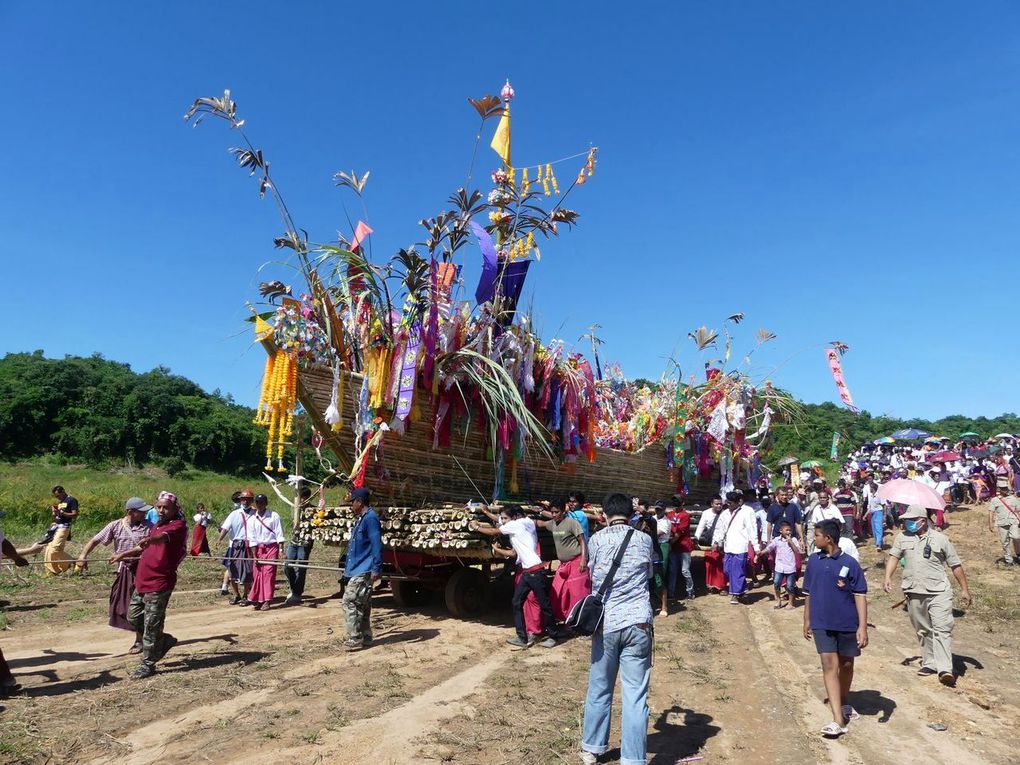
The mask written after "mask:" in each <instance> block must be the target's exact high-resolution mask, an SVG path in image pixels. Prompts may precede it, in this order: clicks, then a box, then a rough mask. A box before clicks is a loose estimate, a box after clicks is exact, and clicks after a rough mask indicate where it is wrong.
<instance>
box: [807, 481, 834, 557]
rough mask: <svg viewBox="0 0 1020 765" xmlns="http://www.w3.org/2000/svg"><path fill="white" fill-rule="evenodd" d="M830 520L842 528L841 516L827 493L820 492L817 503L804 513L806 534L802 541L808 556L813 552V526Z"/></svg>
mask: <svg viewBox="0 0 1020 765" xmlns="http://www.w3.org/2000/svg"><path fill="white" fill-rule="evenodd" d="M830 518H831V519H832V520H834V521H839V525H840V527H842V526H843V514H842V513H841V512H840V511H839V508H838V507H836V505H835V504H834V503H833V502H832V496H831V495H830V494H829V492H828V491H822V492H820V493H819V494H818V502H817V503H815V505H814V506H813V507H811V509H810V510H808V512H807V513H805V518H804V522H805V523H806V524H807V532H806V533H805V534H804V541H805V542H807V554H808V555H812V554H814V552H815V526H816V525H817V524H819V523H821V522H822V521H824V520H826V519H830Z"/></svg>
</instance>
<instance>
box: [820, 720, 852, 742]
mask: <svg viewBox="0 0 1020 765" xmlns="http://www.w3.org/2000/svg"><path fill="white" fill-rule="evenodd" d="M846 730H847V729H846V728H841V727H840V726H839V723H836V722H831V723H829V724H828V725H826V726H824V727H823V728H822V730H821V733H822V735H823V736H825V737H826V738H839V737H840V736H842V735H843V734H844V733H846Z"/></svg>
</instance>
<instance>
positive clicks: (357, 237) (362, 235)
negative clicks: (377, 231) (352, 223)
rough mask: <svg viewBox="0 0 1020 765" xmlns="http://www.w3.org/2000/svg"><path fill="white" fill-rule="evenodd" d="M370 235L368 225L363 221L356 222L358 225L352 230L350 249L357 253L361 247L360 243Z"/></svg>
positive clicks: (370, 231)
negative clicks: (352, 236) (352, 237)
mask: <svg viewBox="0 0 1020 765" xmlns="http://www.w3.org/2000/svg"><path fill="white" fill-rule="evenodd" d="M371 233H372V229H371V228H369V227H368V224H367V223H365V222H364V221H360V220H359V221H358V225H357V226H356V227H355V229H354V239H352V240H351V249H352V250H353V251H354V252H357V251H358V249H359V248H360V247H361V243H362V242H363V241H364V240H365V239H366V238H367V237H368V235H369V234H371Z"/></svg>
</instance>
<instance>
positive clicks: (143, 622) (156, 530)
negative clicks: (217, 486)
mask: <svg viewBox="0 0 1020 765" xmlns="http://www.w3.org/2000/svg"><path fill="white" fill-rule="evenodd" d="M156 510H157V511H158V512H159V523H157V524H156V525H155V526H153V527H152V528H151V529H149V535H148V536H147V537H145V538H144V539H143V540H141V541H140V542H139V543H138V545H137V546H136V547H134V548H133V549H131V550H127V551H125V552H122V553H117V554H116V555H114V556H113V557H112V558H110V562H111V563H119V562H120V561H122V560H125V559H127V558H138V568H137V569H136V570H135V590H134V593H132V595H131V603H130V604H129V606H128V621H130V622H131V624H133V625H134V628H135V632H137V633H141V635H142V663H141V664H140V665H139V667H138V669H136V670H135V671H134V672H132V673H131V677H132V678H133V679H135V680H141V679H143V678H146V677H152V676H153V675H154V674H156V662H157V661H159V660H160V659H162V658H163V657H164V656H165V655H166V652H167V651H169V650H170V649H171V648H173V647H174V646H175V645H177V638H175V637H174V636H173V635H171V634H169V633H164V632H163V624H164V623H165V622H166V606H167V603H169V602H170V596H171V595H172V594H173V591H174V587H176V586H177V567H178V566H180V565H181V561H182V560H184V556H185V555H187V553H188V525H187V524H186V523H185V522H184V515H183V514H182V513H181V506H180V503H178V501H177V497H176V496H175V495H173V494H171V493H170V492H168V491H164V492H160V495H159V498H158V499H157V500H156Z"/></svg>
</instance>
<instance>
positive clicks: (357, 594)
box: [343, 489, 382, 651]
mask: <svg viewBox="0 0 1020 765" xmlns="http://www.w3.org/2000/svg"><path fill="white" fill-rule="evenodd" d="M369 499H370V495H369V492H368V489H355V490H354V491H352V492H351V510H353V511H354V514H355V515H356V516H357V517H358V520H357V521H355V523H354V528H352V529H351V541H350V543H349V544H348V545H347V562H346V563H345V565H344V576H345V577H346V578H347V580H348V581H347V587H346V588H344V599H343V603H344V615H345V618H346V622H347V641H346V642H345V643H344V648H345V649H346V650H348V651H360V650H361V649H362V648H364V647H365V646H366V645H367V644H368V643H371V642H372V589H373V586H374V585H375V583H376V582H378V581H379V579H380V577H381V576H382V532H381V528H382V527H381V526H380V524H379V516H378V515H376V514H375V510H373V509H372V508H371V507H369V504H368V503H369Z"/></svg>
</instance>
